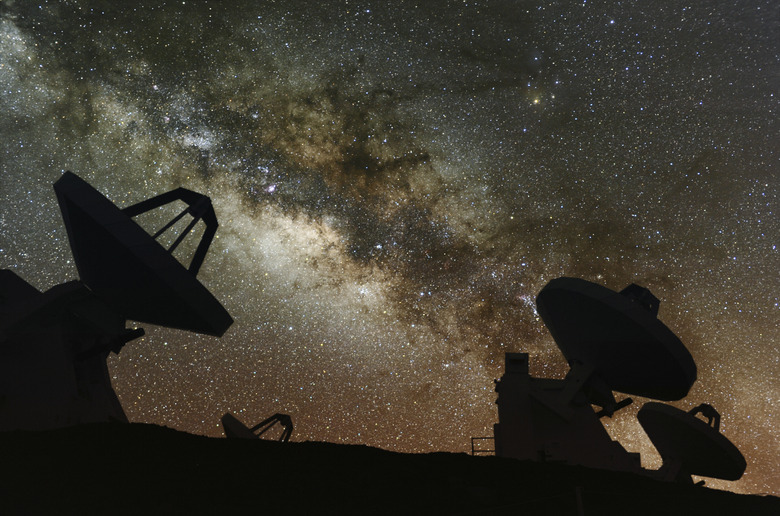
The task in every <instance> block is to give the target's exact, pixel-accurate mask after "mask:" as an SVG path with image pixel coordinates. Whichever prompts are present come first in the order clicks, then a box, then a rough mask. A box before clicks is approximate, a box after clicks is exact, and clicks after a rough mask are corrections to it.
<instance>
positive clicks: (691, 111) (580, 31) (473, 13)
mask: <svg viewBox="0 0 780 516" xmlns="http://www.w3.org/2000/svg"><path fill="white" fill-rule="evenodd" d="M779 28H780V5H775V2H771V1H759V0H753V1H748V2H741V3H739V5H735V4H734V3H733V2H722V1H717V2H708V3H707V4H706V5H698V4H695V3H692V4H690V5H686V4H684V3H669V2H630V1H621V2H604V1H578V2H537V1H513V2H510V1H503V2H472V1H464V2H446V3H445V2H426V3H422V2H420V3H419V4H416V3H414V2H406V1H401V2H390V3H388V2H383V3H380V2H372V1H365V2H355V1H340V2H336V1H326V2H318V3H316V5H315V4H312V3H308V2H307V3H303V2H290V1H286V2H273V1H268V2H249V1H247V2H234V3H232V5H231V6H230V8H226V7H224V6H222V5H221V4H220V3H217V2H182V1H177V2H138V3H137V5H134V6H132V7H120V6H117V7H109V6H108V5H107V4H105V3H101V2H86V1H84V2H79V1H71V2H54V1H48V2H38V3H29V2H18V1H17V2H4V3H3V4H2V6H0V91H2V96H0V113H2V114H0V134H2V136H3V137H2V138H0V156H1V157H2V158H1V159H0V174H1V176H0V178H1V179H0V199H1V204H0V228H1V230H0V267H2V268H10V269H12V270H14V271H15V272H16V273H17V274H19V275H20V276H21V277H23V278H24V279H26V280H27V281H28V282H30V283H31V284H33V285H34V286H36V287H37V288H39V289H41V290H45V289H47V288H50V287H51V286H53V285H55V284H58V283H60V282H63V281H66V280H69V279H74V278H76V277H77V276H78V274H77V272H76V269H75V267H74V265H73V263H72V259H71V254H70V250H69V247H68V243H67V236H66V234H65V229H64V226H63V224H62V221H61V217H60V214H59V210H58V208H57V203H56V200H55V197H54V194H53V190H52V186H51V185H52V183H53V182H54V181H56V179H57V178H58V177H59V176H60V175H61V174H62V173H63V172H64V171H65V170H72V171H73V172H75V173H76V174H78V175H80V176H81V177H83V178H84V179H86V180H87V181H88V182H90V183H91V184H92V185H93V186H95V187H96V188H97V189H98V190H99V191H101V192H103V193H104V194H105V195H106V196H107V197H108V198H109V199H111V200H112V201H114V202H115V203H116V204H118V205H119V206H127V205H130V204H133V203H135V202H138V201H139V200H142V199H144V198H147V197H150V196H152V195H155V194H158V193H161V192H164V191H167V190H170V189H172V188H175V187H178V186H184V187H186V188H189V189H192V190H196V191H199V192H202V193H205V194H207V195H209V196H210V197H211V198H212V201H213V203H214V206H215V210H216V212H217V216H218V218H219V222H220V228H219V231H218V232H217V238H216V240H215V242H214V244H213V245H212V248H211V250H210V253H209V255H208V257H207V259H206V262H205V263H204V265H203V267H202V269H201V272H200V274H199V278H200V280H201V281H202V282H203V283H204V284H205V285H206V286H207V287H208V288H209V289H210V290H211V291H212V292H213V293H214V295H215V296H216V297H217V299H219V300H220V301H221V302H222V303H223V305H224V306H225V307H226V308H227V310H228V311H229V312H230V313H231V315H232V316H233V318H234V319H235V321H236V322H235V324H234V325H233V326H232V327H231V329H230V330H228V332H227V334H226V335H225V336H224V337H223V338H222V339H216V338H212V337H206V336H199V335H194V334H190V333H185V332H181V331H175V330H169V329H164V328H155V327H151V326H149V325H143V327H144V328H145V329H146V332H147V334H146V336H145V337H143V338H142V339H140V340H139V341H136V342H133V343H132V344H129V345H128V346H126V347H125V348H124V349H123V350H122V351H121V353H120V354H119V355H116V356H112V358H111V359H110V362H109V364H110V367H111V371H112V374H113V376H114V387H115V389H116V391H117V393H118V395H119V397H120V399H121V401H122V404H123V407H124V409H125V411H126V412H127V415H128V417H129V418H130V420H132V421H143V422H149V423H156V424H161V425H167V426H171V427H174V428H178V429H182V430H186V431H189V432H193V433H198V434H204V435H212V436H219V435H222V431H221V428H220V427H219V417H220V416H221V415H222V414H224V413H225V412H227V411H232V412H234V413H236V414H237V415H238V417H239V418H240V419H242V420H244V421H245V422H247V423H253V422H256V421H260V420H262V419H264V418H265V417H267V416H268V415H271V414H273V413H275V412H284V413H289V414H290V415H292V417H293V420H294V422H295V430H296V433H295V434H294V436H293V438H294V439H298V440H306V439H310V440H325V441H333V442H344V443H359V444H368V445H372V446H379V447H382V448H386V449H392V450H398V451H407V452H429V451H457V452H465V451H467V450H468V448H469V445H470V441H469V438H470V437H471V436H484V435H491V433H492V424H493V423H494V422H496V420H497V416H496V410H495V405H494V401H495V397H496V394H495V392H494V390H493V387H494V385H493V379H494V378H498V377H500V376H501V374H502V372H503V353H504V352H506V351H523V352H528V353H530V354H531V367H532V374H534V375H537V376H546V377H556V378H562V377H563V375H564V374H565V372H566V370H567V366H566V364H565V361H564V360H563V357H562V355H561V353H560V352H559V351H558V350H557V348H556V347H555V344H554V342H553V341H552V339H551V337H550V336H549V333H548V332H547V330H546V329H545V327H544V325H543V323H542V322H541V320H540V319H539V317H538V315H537V314H536V311H535V308H534V306H535V305H534V299H535V297H536V294H537V293H538V292H539V290H541V288H542V287H543V286H544V285H545V284H546V283H547V282H548V281H550V280H551V279H554V278H556V277H559V276H563V275H566V276H575V277H581V278H583V279H587V280H590V281H595V282H598V283H601V284H603V285H605V286H607V287H609V288H612V289H618V290H619V289H622V288H623V287H625V286H626V285H628V284H629V283H632V282H634V283H637V284H640V285H642V286H645V287H647V288H649V289H651V290H652V292H653V293H654V294H655V295H656V296H657V297H658V298H659V299H660V300H661V307H660V313H659V318H660V319H661V320H662V321H663V322H664V323H665V324H666V325H667V326H669V328H670V329H672V330H673V331H674V332H675V333H676V334H677V335H678V336H680V338H681V340H682V341H683V342H684V343H685V345H686V347H687V348H688V349H689V350H690V352H691V354H692V355H693V357H694V359H695V361H696V363H697V366H698V380H697V382H696V383H695V384H694V387H693V388H692V390H691V392H690V394H689V395H688V397H687V398H685V399H683V400H682V401H680V402H677V403H675V405H676V406H678V407H680V408H684V409H686V410H687V409H690V408H692V407H694V406H696V405H698V404H699V403H710V404H712V405H713V406H714V407H715V408H716V409H717V410H718V411H719V412H720V413H721V415H722V423H721V431H722V432H723V433H724V434H725V435H726V436H727V437H728V438H729V439H731V440H732V441H733V442H734V443H735V444H736V445H737V446H738V447H739V448H740V450H741V451H742V453H743V454H744V455H745V457H746V459H747V461H748V468H747V471H746V473H745V476H744V477H743V479H741V480H740V481H738V482H720V481H715V480H708V481H707V485H710V486H715V487H721V488H725V489H730V490H734V491H737V492H750V493H773V494H776V495H777V494H780V469H779V468H778V453H780V449H779V448H778V443H780V430H778V425H777V420H778V406H780V379H779V378H778V370H780V354H779V353H778V351H777V349H776V343H777V342H778V340H779V339H780V300H778V290H779V287H780V282H779V281H778V272H777V271H778V270H779V269H780V251H778V249H777V245H778V243H779V242H778V240H779V239H778V236H779V235H780V223H778V218H777V211H778V170H779V168H778V165H779V163H778V159H779V157H780V156H779V155H778V152H779V151H780V148H779V147H780V143H779V142H780V134H779V131H778V127H777V111H778V100H779V99H778V95H780V93H778V86H780V82H779V81H778V77H780V74H779V71H780V62H779V61H780V55H779V54H778V51H777V35H778V29H779ZM642 402H643V400H635V404H634V405H632V406H631V407H629V408H627V409H625V410H624V411H621V412H620V413H618V414H617V415H616V416H615V418H614V419H613V420H611V421H608V422H607V427H608V430H609V432H610V433H611V434H612V435H613V436H614V437H616V438H618V439H619V440H620V441H621V443H623V445H624V446H625V447H626V448H627V449H628V450H629V451H637V452H642V457H643V464H644V465H645V466H647V467H658V466H659V465H660V458H659V457H658V455H657V454H656V453H655V451H654V449H653V447H652V445H651V443H650V442H649V440H648V439H647V437H646V436H645V435H644V432H643V431H642V429H641V427H640V426H639V424H638V423H637V421H636V417H635V415H636V411H637V410H638V409H639V408H640V407H641V404H642ZM653 461H655V462H653Z"/></svg>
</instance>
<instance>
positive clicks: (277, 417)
mask: <svg viewBox="0 0 780 516" xmlns="http://www.w3.org/2000/svg"><path fill="white" fill-rule="evenodd" d="M277 423H278V424H279V425H281V427H282V433H281V435H280V436H279V438H278V439H277V440H278V441H280V442H285V443H286V442H287V441H289V440H290V436H291V435H292V432H293V423H292V418H291V417H290V416H289V415H287V414H274V415H273V416H271V417H269V418H268V419H264V420H263V421H261V422H259V423H258V424H256V425H255V426H253V427H252V428H249V427H247V426H246V425H244V423H242V422H241V421H239V420H238V419H236V418H235V417H234V416H233V415H232V414H230V413H229V412H228V413H227V414H225V415H224V416H222V428H223V429H224V430H225V437H227V438H228V439H261V438H262V435H263V434H265V433H266V432H267V431H268V430H270V429H271V428H273V427H274V426H275V425H276V424H277Z"/></svg>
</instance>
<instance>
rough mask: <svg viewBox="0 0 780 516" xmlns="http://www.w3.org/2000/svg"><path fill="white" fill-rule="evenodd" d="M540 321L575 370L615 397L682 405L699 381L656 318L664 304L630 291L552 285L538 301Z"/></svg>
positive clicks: (566, 281) (570, 281)
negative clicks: (587, 373) (623, 395)
mask: <svg viewBox="0 0 780 516" xmlns="http://www.w3.org/2000/svg"><path fill="white" fill-rule="evenodd" d="M536 306H537V311H538V312H539V315H540V316H541V317H542V320H543V321H544V323H545V325H547V328H548V329H549V330H550V333H551V334H552V336H553V339H555V342H556V344H557V345H558V348H559V349H560V350H561V352H562V353H563V355H564V356H565V357H566V359H567V360H568V361H569V364H570V365H572V369H574V367H575V365H576V366H577V367H580V368H584V369H586V370H591V371H593V374H595V375H596V376H598V378H599V379H600V380H601V381H603V382H604V383H606V384H607V386H608V387H609V388H610V389H612V390H615V391H619V392H623V393H627V394H635V395H637V396H644V397H647V398H654V399H661V400H678V399H681V398H683V397H685V395H686V394H688V391H689V390H690V388H691V386H692V385H693V382H695V381H696V364H695V363H694V361H693V358H692V357H691V355H690V353H689V352H688V350H687V349H685V346H684V345H683V343H682V342H680V339H678V338H677V336H675V334H674V333H672V331H671V330H669V328H667V327H666V326H665V325H664V324H663V323H662V322H661V321H659V320H658V319H657V318H656V315H657V312H658V299H657V298H656V297H655V296H653V295H652V294H651V293H650V291H649V290H647V289H644V288H642V287H639V286H637V285H630V286H629V287H627V288H626V289H624V290H623V292H620V293H618V292H615V291H613V290H610V289H608V288H606V287H603V286H601V285H598V284H596V283H591V282H589V281H585V280H582V279H578V278H566V277H563V278H558V279H554V280H552V281H550V282H549V283H548V284H547V285H546V286H545V287H544V288H543V289H542V291H541V292H540V293H539V295H538V296H537V298H536Z"/></svg>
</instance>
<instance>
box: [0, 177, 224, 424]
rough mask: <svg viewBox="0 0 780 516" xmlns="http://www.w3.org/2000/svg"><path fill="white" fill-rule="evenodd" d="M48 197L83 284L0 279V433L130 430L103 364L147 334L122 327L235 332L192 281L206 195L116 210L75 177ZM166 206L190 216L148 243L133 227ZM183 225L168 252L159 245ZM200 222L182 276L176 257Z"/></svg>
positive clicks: (8, 274)
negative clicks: (96, 426)
mask: <svg viewBox="0 0 780 516" xmlns="http://www.w3.org/2000/svg"><path fill="white" fill-rule="evenodd" d="M54 190H55V193H56V195H57V200H58V201H59V205H60V209H61V211H62V216H63V219H64V222H65V227H66V229H67V232H68V239H69V241H70V247H71V250H72V252H73V258H74V260H75V263H76V268H77V269H78V272H79V276H80V278H81V279H80V280H76V281H69V282H67V283H63V284H60V285H57V286H55V287H53V288H51V289H49V290H48V291H46V292H43V293H42V292H39V291H38V290H37V289H36V288H34V287H33V286H31V285H30V284H29V283H27V282H26V281H24V280H23V279H21V278H20V277H19V276H17V275H16V274H14V273H13V272H12V271H10V270H2V271H0V430H12V429H46V428H57V427H63V426H68V425H73V424H78V423H85V422H95V421H107V420H119V421H127V418H126V416H125V413H124V411H123V410H122V407H121V405H120V403H119V400H118V399H117V396H116V394H115V392H114V389H113V388H112V386H111V378H110V375H109V372H108V367H107V364H106V359H107V357H108V354H109V352H112V351H113V352H115V353H118V352H119V351H120V349H121V348H122V346H124V345H125V344H126V343H128V342H130V341H131V340H133V339H136V338H138V337H140V336H142V335H143V334H144V331H143V330H142V329H140V328H126V321H127V320H134V321H140V322H147V323H152V324H157V325H161V326H167V327H171V328H179V329H184V330H189V331H193V332H197V333H204V334H208V335H214V336H222V335H223V334H224V333H225V331H226V330H227V329H228V327H229V326H230V325H231V324H232V323H233V320H232V319H231V317H230V315H229V314H228V313H227V311H226V310H225V309H224V308H223V307H222V305H221V304H220V303H219V302H218V301H217V300H216V299H215V298H214V296H212V295H211V293H210V292H209V291H208V290H207V289H206V287H204V286H203V285H202V284H201V283H200V282H199V281H198V279H197V277H196V276H197V273H198V271H199V269H200V266H201V265H202V263H203V260H204V258H205V256H206V253H207V251H208V248H209V245H210V244H211V241H212V239H213V237H214V233H215V232H216V230H217V218H216V215H215V214H214V208H213V207H212V205H211V200H210V199H209V198H208V197H207V196H205V195H201V194H198V193H195V192H192V191H190V190H186V189H184V188H179V189H176V190H173V191H171V192H168V193H164V194H162V195H160V196H157V197H154V198H151V199H148V200H146V201H143V202H141V203H139V204H136V205H134V206H131V207H129V208H125V209H124V210H122V209H119V208H118V207H116V206H115V205H114V204H113V203H111V202H110V201H109V200H108V199H106V198H105V197H104V196H103V195H102V194H100V193H99V192H98V191H97V190H95V189H94V188H92V186H90V185H89V184H87V183H86V182H85V181H83V180H82V179H80V178H79V177H78V176H76V175H75V174H73V173H71V172H66V173H65V174H63V175H62V177H60V179H59V180H58V181H57V182H56V183H55V184H54ZM172 201H181V202H183V203H185V204H186V205H187V207H186V208H185V209H184V211H183V212H182V213H181V214H180V215H178V216H177V217H176V218H175V219H174V220H173V221H171V222H170V223H168V224H166V225H165V226H164V227H163V228H162V229H160V231H158V232H157V233H156V234H155V235H154V236H152V235H149V234H148V233H147V232H146V231H144V230H143V228H141V226H139V225H138V224H137V223H136V222H135V221H134V220H133V219H132V217H135V216H138V215H141V214H142V213H145V212H148V211H150V210H153V209H155V208H158V207H161V206H163V205H165V204H167V203H170V202H172ZM187 217H189V219H186V218H187ZM185 220H189V224H188V225H187V226H186V228H185V229H184V230H183V231H181V232H180V233H179V234H178V237H177V238H176V239H175V241H174V242H173V244H172V245H171V246H170V247H169V248H168V249H167V250H166V249H165V248H164V247H163V246H162V245H161V244H160V243H159V242H158V241H157V240H156V239H157V238H159V237H160V236H161V235H163V234H164V233H165V232H166V231H168V230H171V231H173V230H174V229H173V228H175V225H176V223H177V222H179V221H185ZM199 221H203V223H204V224H205V230H204V231H203V234H202V237H201V240H200V243H199V244H198V246H197V248H196V250H195V251H194V253H193V256H192V260H191V262H190V264H189V267H185V266H184V265H182V264H181V263H180V262H179V261H178V260H177V259H176V258H175V257H174V256H173V255H172V253H173V251H174V250H175V249H176V248H177V246H178V245H179V244H180V243H181V242H182V241H183V240H184V239H185V238H186V237H187V236H188V235H190V234H193V231H192V230H193V229H194V228H195V226H196V224H197V223H198V222H199Z"/></svg>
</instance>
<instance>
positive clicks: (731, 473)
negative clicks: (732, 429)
mask: <svg viewBox="0 0 780 516" xmlns="http://www.w3.org/2000/svg"><path fill="white" fill-rule="evenodd" d="M637 418H638V419H639V423H640V424H641V425H642V428H644V430H645V432H647V435H648V436H649V437H650V440H651V441H652V442H653V445H654V446H655V448H656V449H657V450H658V453H660V454H661V458H662V459H663V461H664V465H665V466H667V465H669V464H673V465H674V464H676V465H677V466H678V467H679V468H680V469H681V470H682V472H683V473H685V474H689V475H699V476H702V477H711V478H720V479H723V480H738V479H739V478H740V477H741V476H742V474H743V473H744V472H745V468H746V467H747V463H746V462H745V457H743V456H742V453H740V451H739V450H738V449H737V447H736V446H734V444H733V443H732V442H731V441H729V440H728V438H726V436H724V435H723V434H721V433H720V432H719V431H718V429H717V428H714V427H712V426H710V425H709V424H707V423H706V422H704V421H702V420H701V419H699V418H697V417H696V415H695V414H694V413H693V412H685V411H683V410H680V409H678V408H675V407H672V406H670V405H665V404H663V403H656V402H652V401H651V402H648V403H645V405H644V406H643V407H642V409H641V410H640V411H639V413H638V414H637Z"/></svg>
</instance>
